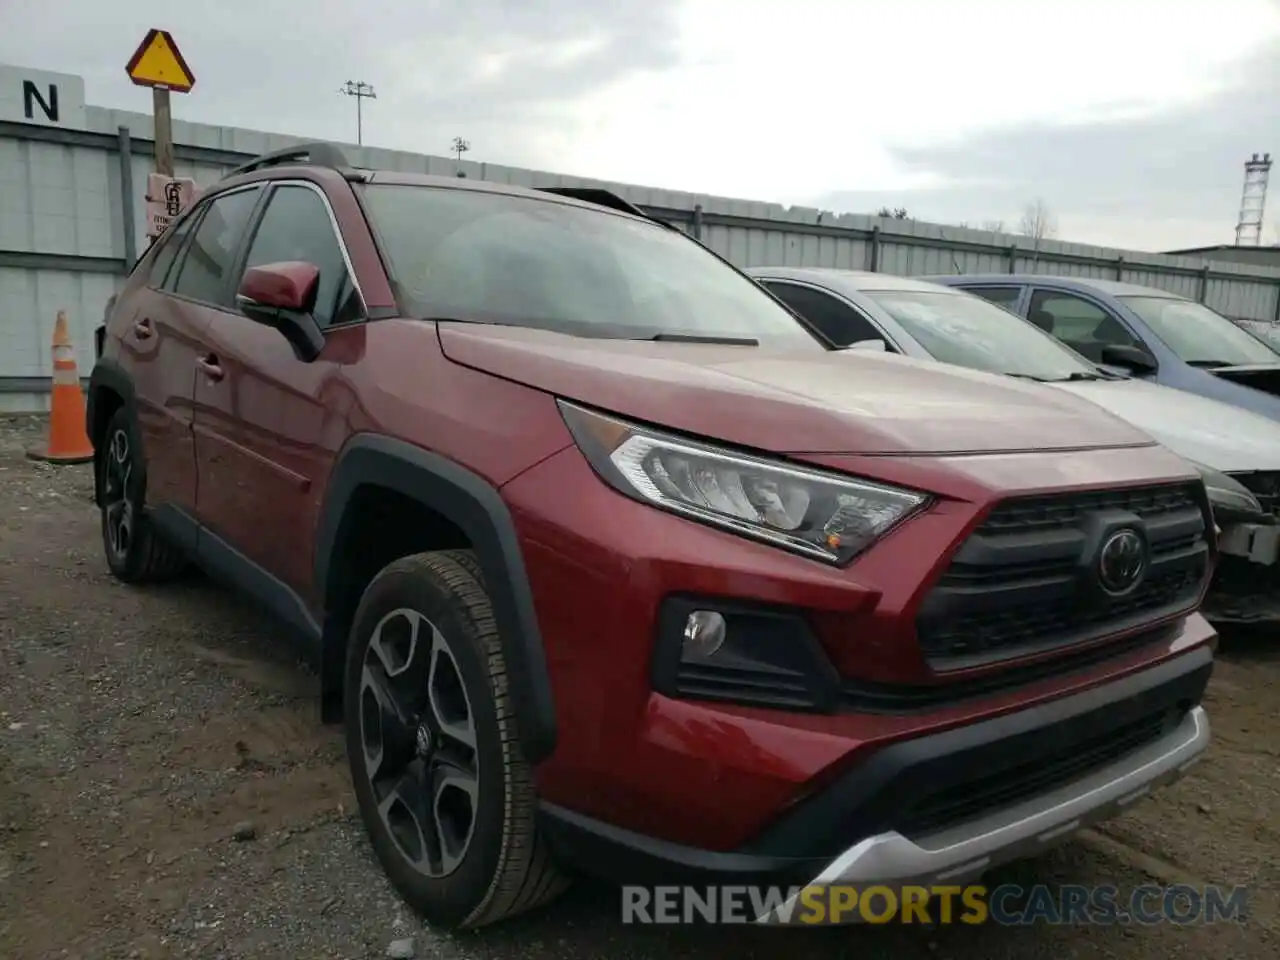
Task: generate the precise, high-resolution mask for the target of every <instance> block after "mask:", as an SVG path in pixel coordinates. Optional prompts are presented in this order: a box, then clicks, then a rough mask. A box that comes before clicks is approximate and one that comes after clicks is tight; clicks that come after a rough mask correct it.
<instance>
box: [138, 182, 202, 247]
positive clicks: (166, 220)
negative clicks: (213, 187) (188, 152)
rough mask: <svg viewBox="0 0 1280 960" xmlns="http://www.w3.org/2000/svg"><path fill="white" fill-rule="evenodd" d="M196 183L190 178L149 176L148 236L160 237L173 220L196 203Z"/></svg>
mask: <svg viewBox="0 0 1280 960" xmlns="http://www.w3.org/2000/svg"><path fill="white" fill-rule="evenodd" d="M195 198H196V182H195V181H194V180H192V179H191V178H190V177H166V176H165V175H164V174H162V173H150V174H147V236H149V237H158V236H160V234H162V233H164V232H165V230H167V229H168V228H169V224H170V223H172V222H173V218H174V217H176V216H177V215H178V214H180V213H181V212H182V211H183V210H185V209H187V207H189V206H191V204H192V203H193V202H194V201H195Z"/></svg>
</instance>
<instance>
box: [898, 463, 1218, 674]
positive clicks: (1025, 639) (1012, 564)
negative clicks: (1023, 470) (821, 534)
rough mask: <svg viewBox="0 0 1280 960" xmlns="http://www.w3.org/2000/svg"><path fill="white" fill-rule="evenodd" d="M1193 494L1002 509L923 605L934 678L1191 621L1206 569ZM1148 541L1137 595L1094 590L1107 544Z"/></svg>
mask: <svg viewBox="0 0 1280 960" xmlns="http://www.w3.org/2000/svg"><path fill="white" fill-rule="evenodd" d="M1206 515H1207V505H1205V504H1204V502H1203V500H1202V494H1201V492H1200V488H1199V485H1197V484H1186V485H1166V486H1158V487H1143V488H1134V489H1128V490H1099V491H1087V492H1082V493H1072V494H1060V495H1055V496H1036V497H1019V498H1016V499H1011V500H1007V501H1005V502H1004V503H1001V504H999V505H998V506H997V507H996V509H995V510H993V511H992V513H991V515H990V516H989V517H988V518H987V520H986V521H985V522H984V523H983V524H982V526H981V527H979V528H978V530H976V531H975V532H974V533H973V534H972V535H971V536H970V537H969V539H968V540H967V541H965V543H964V544H963V545H962V546H961V547H960V549H959V550H957V551H956V554H955V556H954V557H953V558H952V562H951V565H950V566H949V568H948V569H947V571H946V573H945V574H944V575H943V576H942V578H941V580H940V581H939V582H938V584H937V585H936V586H935V587H934V588H933V590H931V591H930V593H929V595H928V596H927V597H926V598H925V601H924V603H923V604H922V605H921V608H920V613H919V615H918V617H917V620H916V630H917V635H918V638H919V642H920V648H921V651H922V653H923V654H924V656H925V658H926V660H927V661H928V662H929V663H930V665H931V666H933V667H934V668H935V669H938V670H956V669H962V668H964V667H969V666H978V665H981V664H983V663H987V662H992V661H997V660H1001V659H1006V658H1010V657H1018V656H1026V655H1030V654H1034V653H1039V652H1043V651H1046V650H1052V649H1055V648H1058V647H1064V646H1069V645H1074V644H1079V643H1086V642H1091V641H1094V640H1098V639H1102V638H1105V637H1106V636H1108V635H1110V634H1115V633H1120V632H1128V631H1130V630H1134V629H1138V628H1141V627H1143V626H1144V625H1146V624H1148V623H1151V622H1152V621H1155V620H1158V619H1162V618H1164V617H1167V616H1172V615H1175V614H1177V613H1179V612H1184V611H1187V610H1190V609H1191V607H1192V606H1193V605H1194V603H1195V601H1196V600H1197V598H1198V596H1199V593H1200V589H1201V586H1202V584H1203V582H1204V580H1205V577H1206V575H1207V573H1208V569H1209V544H1208V540H1207V538H1206V529H1207V525H1206V521H1205V518H1206ZM1126 527H1127V528H1131V529H1134V530H1137V531H1138V532H1139V533H1140V535H1141V536H1143V537H1144V538H1145V540H1146V544H1147V550H1148V561H1147V566H1146V570H1145V572H1144V575H1143V577H1142V579H1141V581H1140V582H1139V584H1138V585H1137V586H1136V587H1135V588H1133V589H1132V590H1131V591H1130V592H1128V593H1127V594H1125V595H1124V596H1121V597H1115V596H1111V595H1110V594H1108V593H1106V592H1105V591H1104V590H1102V589H1101V587H1100V585H1099V580H1098V572H1097V571H1098V567H1097V563H1098V559H1097V555H1098V552H1099V549H1100V546H1101V544H1102V543H1103V542H1104V541H1105V539H1106V538H1107V537H1108V536H1109V535H1110V533H1112V532H1114V531H1117V530H1120V529H1123V528H1126Z"/></svg>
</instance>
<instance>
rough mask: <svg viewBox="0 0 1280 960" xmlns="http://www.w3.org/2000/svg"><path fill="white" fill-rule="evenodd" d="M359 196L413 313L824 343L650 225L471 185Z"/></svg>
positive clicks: (764, 297) (701, 252)
mask: <svg viewBox="0 0 1280 960" xmlns="http://www.w3.org/2000/svg"><path fill="white" fill-rule="evenodd" d="M363 200H364V202H365V207H366V209H367V211H368V215H369V219H370V220H371V222H372V223H373V227H374V230H375V232H376V233H377V235H378V240H379V242H380V244H381V245H382V251H383V254H384V256H385V257H386V259H387V261H388V269H389V271H390V274H391V278H392V281H393V283H394V284H395V287H396V294H397V296H398V298H399V299H400V300H401V302H402V305H403V306H404V307H405V309H406V310H408V311H409V313H410V314H411V315H413V316H415V317H419V318H423V319H445V318H449V319H456V320H466V321H472V322H478V323H495V324H508V325H514V326H522V327H538V328H541V329H547V330H556V331H559V332H564V333H573V334H578V335H582V336H609V337H635V338H645V339H648V338H652V337H654V336H655V335H692V336H703V337H724V338H741V339H751V340H755V341H757V342H758V343H760V344H761V345H768V346H770V347H776V348H783V349H802V350H814V351H825V350H826V347H825V346H823V345H822V344H821V343H820V342H819V341H818V340H817V339H816V338H814V337H813V335H812V334H810V333H809V332H808V330H807V329H806V328H805V327H804V326H803V325H802V324H800V323H799V322H797V320H796V319H795V317H794V316H792V315H791V313H789V312H788V311H787V310H786V308H784V307H782V306H781V305H780V304H778V303H777V302H776V301H775V300H774V299H773V298H772V297H771V296H769V295H768V294H767V293H765V292H764V291H763V290H762V289H761V288H760V287H759V286H757V285H756V284H755V283H754V282H753V281H751V280H749V279H747V278H746V277H744V276H742V275H741V274H739V273H737V272H736V271H735V270H733V269H732V268H731V267H729V266H727V265H726V264H725V263H723V262H722V261H721V260H719V259H717V258H716V257H715V256H714V255H713V254H711V253H710V252H708V251H707V250H706V249H704V248H703V247H702V246H701V245H699V244H698V243H696V242H694V241H693V240H691V239H689V238H687V237H685V236H683V235H682V234H679V233H676V232H675V231H672V230H668V229H666V228H664V227H661V226H659V225H657V224H652V223H646V222H644V221H637V220H635V219H632V218H630V217H625V216H619V215H616V214H613V213H608V212H603V211H600V210H594V209H584V208H582V207H577V206H572V205H570V204H566V203H561V202H558V201H556V200H553V199H551V198H548V199H547V200H540V199H535V198H532V197H522V196H513V195H511V194H504V193H496V192H495V193H489V192H485V191H480V190H464V189H449V188H439V187H428V186H417V185H401V184H369V185H366V186H364V187H363Z"/></svg>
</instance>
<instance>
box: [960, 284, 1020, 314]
mask: <svg viewBox="0 0 1280 960" xmlns="http://www.w3.org/2000/svg"><path fill="white" fill-rule="evenodd" d="M960 289H961V290H963V291H964V292H965V293H972V294H973V295H974V296H978V297H981V298H982V299H983V300H987V301H989V302H991V303H994V304H995V305H996V306H997V307H1004V308H1005V309H1006V310H1008V311H1009V312H1010V313H1016V314H1017V315H1018V316H1020V317H1021V316H1025V315H1026V313H1025V311H1024V310H1023V308H1024V307H1025V306H1026V303H1027V299H1026V297H1025V296H1024V294H1025V293H1026V289H1027V288H1026V287H1025V286H1024V285H1022V284H1020V283H993V284H985V285H983V286H980V287H970V286H964V287H960Z"/></svg>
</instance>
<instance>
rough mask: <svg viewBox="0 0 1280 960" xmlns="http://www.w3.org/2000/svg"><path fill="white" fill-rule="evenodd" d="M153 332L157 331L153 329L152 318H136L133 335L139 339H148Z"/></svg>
mask: <svg viewBox="0 0 1280 960" xmlns="http://www.w3.org/2000/svg"><path fill="white" fill-rule="evenodd" d="M153 333H155V331H154V330H153V329H151V319H150V318H149V317H144V318H143V319H141V320H135V321H134V322H133V335H134V336H135V337H137V338H138V339H139V340H146V339H148V338H149V337H150V336H151V335H152V334H153Z"/></svg>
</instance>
